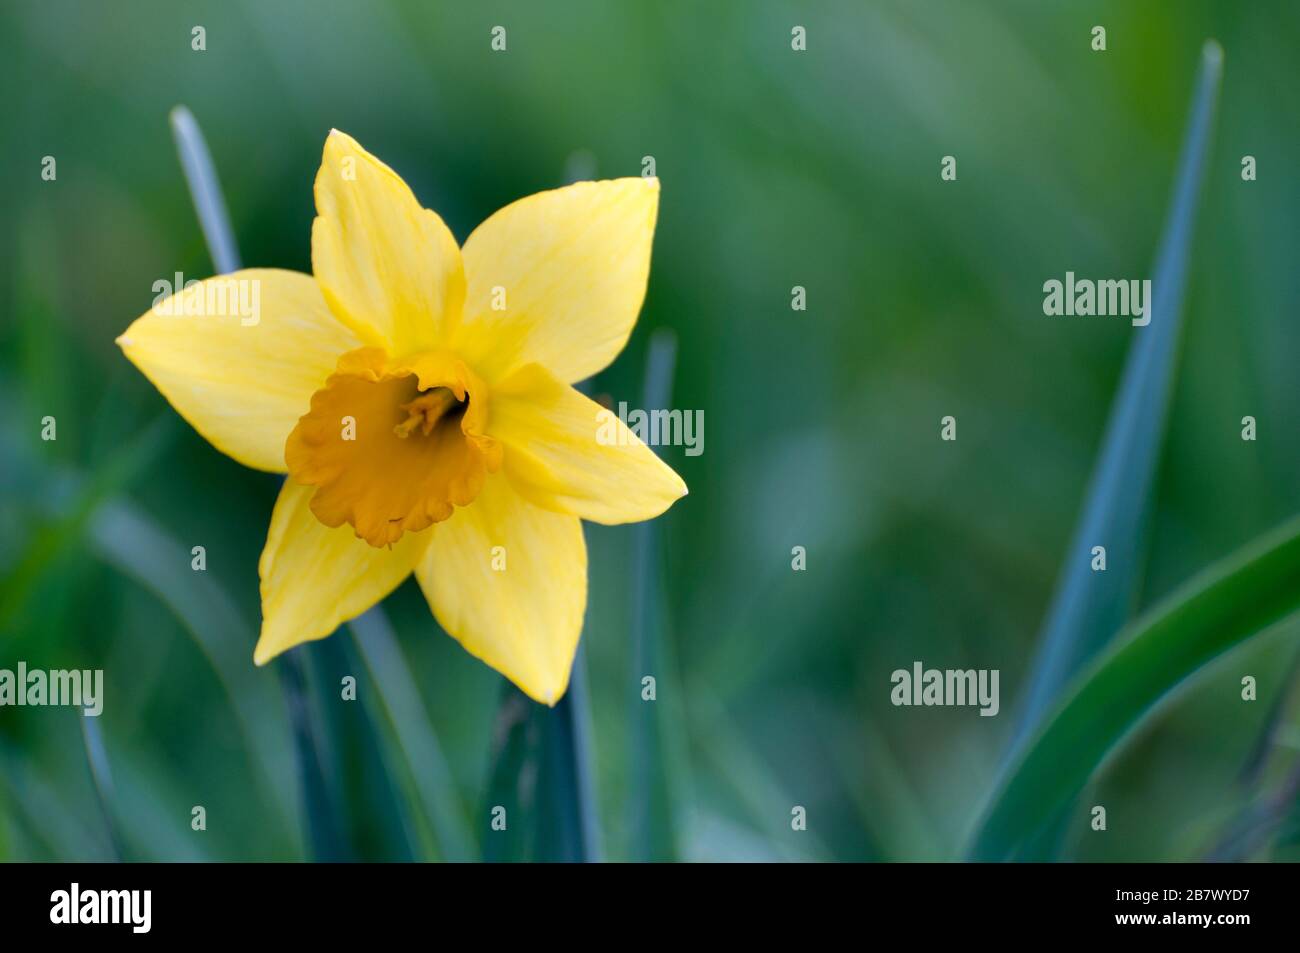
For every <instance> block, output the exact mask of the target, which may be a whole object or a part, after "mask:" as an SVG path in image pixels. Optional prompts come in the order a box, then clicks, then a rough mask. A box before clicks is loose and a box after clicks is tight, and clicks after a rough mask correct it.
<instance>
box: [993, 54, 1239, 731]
mask: <svg viewBox="0 0 1300 953" xmlns="http://www.w3.org/2000/svg"><path fill="white" fill-rule="evenodd" d="M1222 68H1223V51H1222V49H1221V48H1220V47H1219V45H1218V44H1217V43H1214V42H1213V41H1211V42H1208V43H1206V45H1205V49H1204V51H1203V53H1202V56H1201V65H1200V71H1199V73H1198V77H1197V83H1196V92H1195V96H1194V98H1193V104H1192V111H1191V121H1190V124H1189V126H1188V130H1187V135H1186V137H1185V139H1184V142H1183V150H1182V156H1181V158H1180V160H1179V169H1178V177H1177V180H1176V182H1175V186H1174V193H1173V201H1172V205H1171V209H1170V213H1169V217H1168V219H1167V220H1166V222H1165V227H1164V232H1163V235H1162V236H1161V239H1160V248H1159V252H1158V254H1157V257H1156V264H1155V272H1154V276H1153V278H1152V289H1151V301H1150V309H1151V310H1150V311H1149V312H1148V316H1149V317H1150V324H1149V325H1148V326H1146V327H1135V328H1133V334H1134V335H1135V336H1136V340H1135V341H1134V342H1133V346H1132V348H1131V349H1130V351H1129V356H1128V361H1127V363H1126V364H1125V367H1124V375H1123V378H1122V380H1121V382H1120V387H1119V391H1118V393H1117V394H1116V397H1115V402H1114V405H1113V406H1112V409H1111V416H1110V420H1109V421H1108V422H1107V425H1106V435H1105V438H1104V440H1103V444H1102V450H1101V455H1100V457H1099V458H1098V461H1097V465H1096V469H1095V471H1094V473H1093V477H1092V483H1091V486H1090V488H1089V491H1088V498H1087V502H1086V504H1085V507H1084V512H1083V516H1082V518H1081V519H1080V521H1079V524H1078V527H1077V529H1076V531H1075V534H1074V538H1073V539H1072V541H1071V544H1070V549H1069V552H1068V554H1067V556H1066V559H1065V564H1064V567H1063V569H1062V571H1061V576H1060V580H1059V582H1058V584H1057V592H1056V595H1055V597H1054V598H1053V601H1052V607H1051V609H1050V610H1049V613H1048V617H1047V621H1046V624H1045V627H1044V631H1043V637H1042V642H1041V648H1040V650H1039V654H1038V658H1037V659H1036V661H1035V665H1034V669H1033V674H1032V675H1031V677H1030V682H1029V689H1028V694H1027V695H1026V697H1025V699H1024V702H1023V706H1022V708H1021V712H1020V718H1019V723H1018V727H1017V731H1016V739H1017V740H1022V739H1023V738H1024V737H1025V736H1026V735H1028V734H1029V733H1030V732H1031V731H1032V730H1033V728H1034V726H1035V725H1036V724H1037V723H1038V721H1039V719H1040V718H1041V717H1042V716H1043V713H1044V712H1045V711H1046V710H1047V709H1048V708H1049V707H1050V705H1051V704H1052V701H1053V700H1054V699H1055V698H1056V697H1057V693H1058V692H1059V691H1060V690H1061V688H1062V687H1063V686H1064V685H1065V684H1066V683H1067V682H1068V681H1069V680H1070V678H1071V677H1072V676H1073V675H1074V674H1075V673H1076V672H1077V671H1078V670H1079V669H1080V668H1081V667H1082V666H1083V665H1085V664H1086V663H1087V662H1088V661H1089V660H1090V659H1091V658H1093V657H1094V656H1095V655H1096V653H1097V652H1098V651H1099V650H1100V649H1101V648H1102V647H1103V646H1104V645H1105V644H1106V642H1107V641H1108V640H1109V639H1110V638H1111V637H1112V636H1113V635H1114V634H1115V633H1116V632H1117V631H1119V629H1120V627H1121V626H1122V625H1123V624H1124V622H1125V620H1126V619H1127V618H1128V616H1129V613H1130V611H1131V607H1132V605H1133V601H1134V598H1135V596H1136V587H1137V584H1138V580H1139V578H1140V576H1141V573H1140V572H1139V568H1140V565H1139V564H1140V559H1141V554H1142V549H1143V536H1144V533H1143V528H1144V524H1145V522H1146V518H1147V514H1148V511H1149V509H1150V501H1151V492H1152V487H1153V486H1154V483H1155V477H1156V464H1157V462H1158V458H1159V451H1160V446H1161V443H1162V440H1163V437H1164V433H1165V420H1166V417H1167V413H1168V407H1169V399H1170V393H1171V391H1172V388H1173V379H1174V369H1175V364H1176V359H1177V344H1178V338H1179V331H1180V327H1181V315H1182V304H1183V297H1184V294H1185V292H1186V285H1187V271H1188V264H1189V259H1190V255H1191V244H1192V236H1193V231H1194V224H1195V219H1196V208H1197V205H1198V200H1199V194H1200V186H1201V180H1202V178H1203V177H1204V172H1205V166H1206V162H1207V157H1208V155H1209V150H1210V139H1211V131H1212V126H1213V122H1214V111H1215V104H1216V102H1217V99H1218V91H1219V80H1220V75H1221V73H1222ZM1094 546H1104V547H1106V556H1107V569H1106V571H1105V572H1094V571H1093V570H1092V567H1091V559H1092V556H1091V551H1092V547H1094Z"/></svg>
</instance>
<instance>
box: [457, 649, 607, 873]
mask: <svg viewBox="0 0 1300 953" xmlns="http://www.w3.org/2000/svg"><path fill="white" fill-rule="evenodd" d="M579 684H582V685H583V688H584V690H585V684H586V663H585V659H584V657H583V655H582V651H581V648H580V649H579V651H578V655H577V657H576V658H575V659H574V662H573V675H572V677H571V678H570V680H569V690H568V691H567V692H566V693H565V695H564V697H563V698H562V699H560V700H559V701H558V702H557V703H556V705H555V707H554V708H547V707H546V706H545V705H539V704H538V703H537V702H534V701H533V700H532V699H530V698H528V697H527V696H526V695H524V693H523V692H521V691H519V689H517V688H515V687H514V686H513V685H510V684H507V685H506V686H505V687H504V689H503V691H502V696H501V704H500V705H499V706H498V708H497V718H496V725H495V726H494V728H493V740H492V755H491V766H490V768H489V771H488V789H487V804H486V806H485V809H484V810H483V813H482V822H481V823H482V827H481V829H482V830H483V856H484V859H486V860H489V861H521V860H536V861H547V862H554V861H578V862H582V861H599V860H600V859H601V845H600V840H599V837H600V832H599V827H598V826H597V824H596V813H595V805H594V803H593V800H594V796H593V792H592V790H591V778H590V776H589V774H588V773H587V769H586V768H585V765H587V764H589V763H590V761H589V760H588V759H589V758H590V747H589V746H590V740H589V737H588V732H589V731H590V728H589V726H587V725H585V724H582V721H583V718H582V715H581V710H582V705H581V704H580V703H579V704H575V703H574V700H573V690H574V687H575V686H576V685H579ZM497 808H504V809H505V812H506V813H505V820H506V827H505V829H504V830H494V829H493V828H492V826H491V822H492V819H493V812H494V811H495V810H496V809H497Z"/></svg>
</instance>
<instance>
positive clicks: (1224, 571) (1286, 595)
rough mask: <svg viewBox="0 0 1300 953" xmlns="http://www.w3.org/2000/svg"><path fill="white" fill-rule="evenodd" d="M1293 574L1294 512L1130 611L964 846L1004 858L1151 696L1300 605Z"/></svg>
mask: <svg viewBox="0 0 1300 953" xmlns="http://www.w3.org/2000/svg"><path fill="white" fill-rule="evenodd" d="M1298 580H1300V519H1296V520H1292V521H1290V522H1288V523H1287V524H1285V525H1284V526H1282V527H1280V528H1279V529H1277V530H1275V531H1274V532H1272V533H1270V534H1268V535H1266V536H1264V537H1262V538H1261V539H1259V540H1256V541H1255V542H1254V543H1252V544H1251V545H1249V546H1247V547H1246V548H1245V549H1243V550H1241V551H1240V552H1238V553H1237V554H1234V555H1233V556H1231V557H1229V558H1228V559H1226V560H1224V561H1222V562H1220V563H1217V564H1215V565H1214V566H1212V567H1210V568H1209V569H1207V570H1206V571H1205V572H1203V573H1202V574H1201V575H1199V576H1197V577H1196V578H1194V579H1193V580H1191V581H1190V582H1189V583H1187V584H1186V585H1185V586H1184V587H1183V588H1182V589H1180V590H1179V591H1178V592H1176V593H1174V594H1173V595H1172V596H1170V597H1169V598H1168V599H1167V600H1165V601H1164V602H1163V603H1162V604H1160V605H1158V606H1156V607H1155V608H1153V609H1152V610H1151V611H1150V612H1148V613H1147V614H1146V615H1144V616H1143V617H1141V618H1140V619H1138V620H1136V621H1135V622H1134V623H1133V624H1132V625H1131V626H1130V627H1129V628H1128V630H1127V631H1126V633H1125V634H1124V635H1122V636H1121V638H1120V639H1118V640H1117V644H1116V646H1115V647H1114V648H1113V649H1112V650H1110V651H1109V652H1108V653H1107V654H1106V655H1105V656H1104V657H1102V658H1101V659H1100V660H1098V661H1097V662H1096V663H1095V664H1094V665H1093V666H1092V668H1091V669H1090V670H1089V671H1088V672H1087V673H1086V674H1085V675H1084V676H1083V677H1082V678H1080V679H1079V680H1078V681H1077V682H1076V683H1075V685H1074V688H1073V691H1072V692H1071V693H1070V694H1069V696H1068V698H1067V700H1066V701H1065V702H1064V703H1063V704H1062V705H1060V706H1059V707H1058V708H1057V709H1056V711H1055V713H1054V714H1053V715H1052V717H1051V718H1050V719H1049V720H1048V721H1047V723H1046V725H1045V727H1044V728H1043V730H1042V731H1041V732H1040V733H1039V734H1038V736H1037V737H1036V738H1034V739H1033V741H1032V742H1031V743H1030V744H1029V745H1028V746H1027V747H1026V748H1025V750H1024V751H1023V753H1022V754H1021V756H1020V757H1019V758H1018V759H1017V760H1016V761H1015V762H1014V763H1013V765H1012V767H1011V769H1010V770H1009V771H1008V773H1007V774H1006V776H1005V778H1004V780H1003V783H1002V784H1001V786H1000V789H999V790H998V791H997V792H996V794H995V796H994V797H993V799H992V801H991V803H990V807H989V808H988V810H987V811H986V813H985V816H984V820H983V823H982V825H981V826H980V828H979V830H978V833H977V835H976V837H975V838H974V841H973V846H972V848H971V855H972V856H973V857H974V858H975V859H979V860H1004V859H1009V858H1011V857H1012V856H1013V855H1014V853H1015V851H1016V849H1017V848H1018V847H1019V846H1020V845H1022V844H1024V843H1025V842H1026V841H1028V840H1029V839H1031V838H1033V837H1035V836H1037V835H1038V834H1039V833H1040V832H1041V831H1042V829H1043V828H1044V826H1045V825H1047V824H1048V823H1049V822H1050V821H1051V819H1052V817H1053V816H1056V815H1057V814H1058V813H1059V812H1060V811H1062V810H1063V809H1064V808H1065V806H1066V805H1067V804H1068V803H1069V801H1070V799H1072V798H1073V797H1075V796H1076V795H1077V794H1078V793H1079V791H1080V790H1081V789H1082V788H1083V786H1084V784H1085V783H1086V782H1087V780H1088V779H1089V777H1090V776H1091V775H1092V773H1093V771H1094V770H1095V769H1096V768H1097V766H1098V765H1099V764H1100V763H1101V762H1102V759H1103V758H1105V757H1106V756H1107V755H1108V754H1109V753H1110V752H1111V751H1112V750H1113V749H1114V748H1115V747H1116V746H1117V745H1118V744H1119V743H1120V741H1121V740H1122V739H1123V738H1124V736H1125V735H1126V734H1127V733H1128V732H1129V731H1131V730H1132V729H1133V727H1134V726H1135V725H1137V724H1138V723H1139V722H1140V721H1141V720H1142V719H1143V717H1145V716H1146V715H1147V714H1149V713H1150V712H1151V710H1152V708H1153V707H1154V706H1155V705H1156V703H1157V702H1159V701H1160V700H1161V699H1162V698H1164V697H1165V696H1166V695H1168V694H1169V693H1170V692H1171V691H1173V690H1174V689H1175V688H1178V687H1179V686H1181V685H1183V684H1185V683H1186V681H1187V680H1188V679H1189V678H1190V677H1191V676H1192V674H1193V673H1195V672H1196V671H1197V670H1198V669H1200V668H1201V667H1202V666H1204V665H1205V664H1206V663H1208V662H1209V661H1210V660H1211V659H1213V658H1215V657H1216V656H1218V655H1221V654H1222V653H1224V652H1226V651H1228V650H1229V649H1231V648H1233V647H1235V646H1237V645H1239V644H1241V643H1242V642H1244V641H1246V640H1247V639H1249V638H1251V637H1252V636H1254V635H1256V634H1258V633H1260V632H1262V631H1263V630H1265V629H1266V628H1268V627H1269V626H1271V625H1273V624H1274V623H1276V622H1278V621H1279V620H1281V619H1283V618H1285V617H1286V616H1287V615H1289V614H1291V613H1293V612H1295V611H1296V610H1297V609H1300V584H1298V583H1297V581H1298Z"/></svg>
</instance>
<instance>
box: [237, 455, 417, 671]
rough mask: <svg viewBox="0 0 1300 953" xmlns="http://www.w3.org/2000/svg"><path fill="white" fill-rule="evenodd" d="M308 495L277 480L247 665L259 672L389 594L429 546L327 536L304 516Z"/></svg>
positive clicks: (348, 530) (412, 540)
mask: <svg viewBox="0 0 1300 953" xmlns="http://www.w3.org/2000/svg"><path fill="white" fill-rule="evenodd" d="M311 495H312V487H309V486H299V485H298V484H296V483H294V482H293V480H285V481H284V486H283V487H281V488H280V496H279V498H278V499H277V500H276V501H275V511H274V512H273V513H272V514H271V528H270V529H269V530H268V531H267V534H266V548H265V549H263V550H262V558H261V560H260V561H259V562H258V565H257V571H258V574H259V575H260V576H261V578H262V635H261V638H259V639H258V641H257V649H256V650H255V651H254V653H253V661H254V662H256V663H257V664H258V665H263V664H265V663H266V662H268V661H270V660H271V659H273V658H275V657H276V656H277V655H279V654H280V653H281V652H283V651H285V650H286V649H291V648H293V647H294V646H295V645H298V644H300V643H302V642H310V641H312V640H313V639H323V638H325V637H326V636H327V635H329V634H330V633H332V632H333V631H334V630H335V629H337V628H338V627H339V626H340V625H342V624H343V623H344V622H347V621H348V620H349V619H355V618H356V617H357V616H359V615H361V613H363V612H365V611H366V610H367V609H369V608H370V607H371V606H373V605H374V604H375V603H377V602H379V600H381V599H383V598H384V597H385V596H386V595H388V594H389V593H390V592H392V591H393V590H394V589H396V588H397V587H398V585H400V584H401V582H402V580H403V579H405V578H406V577H407V576H408V575H410V573H411V570H412V569H414V568H415V564H416V563H417V562H418V561H419V559H420V556H421V554H422V553H423V552H424V549H425V547H426V546H427V545H428V542H429V534H428V533H407V534H406V535H405V536H403V537H402V539H401V540H400V541H399V542H398V543H396V544H395V545H393V547H392V548H390V549H389V548H383V549H381V548H376V547H374V546H370V545H369V544H367V543H366V542H365V541H364V540H361V539H357V537H356V534H355V533H353V532H352V527H350V526H340V527H339V528H337V529H331V528H330V527H328V526H325V525H324V524H322V523H321V522H320V520H318V519H316V517H315V516H314V515H312V512H311V508H310V506H309V505H308V503H309V501H310V500H311Z"/></svg>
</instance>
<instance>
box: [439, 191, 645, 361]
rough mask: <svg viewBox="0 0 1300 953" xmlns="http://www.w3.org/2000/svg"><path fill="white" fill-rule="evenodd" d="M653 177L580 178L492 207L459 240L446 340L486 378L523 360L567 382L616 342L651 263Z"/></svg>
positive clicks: (631, 318)
mask: <svg viewBox="0 0 1300 953" xmlns="http://www.w3.org/2000/svg"><path fill="white" fill-rule="evenodd" d="M658 210H659V180H658V179H653V178H651V179H643V178H629V179H614V180H611V181H606V182H579V183H577V184H576V185H570V186H568V187H566V188H562V189H555V190H554V191H551V192H540V193H538V194H537V195H531V196H529V197H528V198H525V199H521V200H520V201H518V202H515V203H513V204H511V205H507V206H506V207H505V208H503V209H501V210H500V211H499V212H497V213H496V214H495V215H493V216H492V217H491V218H489V219H488V220H487V221H485V222H484V223H483V224H482V225H480V226H479V227H478V228H476V229H475V230H474V233H473V234H472V235H470V237H469V238H468V239H467V240H466V242H465V248H464V252H463V254H464V258H465V276H466V280H467V282H468V291H467V292H466V299H465V311H464V317H463V318H462V319H461V321H460V323H459V324H458V325H457V326H456V332H455V334H454V336H453V341H454V344H453V345H452V349H453V350H455V351H456V352H457V353H459V354H461V355H462V356H464V357H465V359H466V360H467V361H468V362H469V363H470V365H471V366H473V367H474V368H475V369H476V370H477V371H478V372H479V373H480V374H482V375H484V376H485V377H487V378H488V380H489V382H492V381H493V380H495V379H500V378H504V377H505V376H506V375H507V374H508V373H509V372H510V371H511V370H513V369H515V368H517V367H519V366H521V365H523V364H528V363H532V362H536V363H538V364H542V365H543V366H545V367H546V368H547V369H548V370H549V371H550V372H551V373H552V374H554V375H555V376H556V377H558V378H560V379H561V380H563V381H566V382H572V381H577V380H581V379H583V378H585V377H590V376H591V375H592V374H594V373H596V372H597V371H598V370H600V369H601V368H603V367H605V366H606V365H607V364H609V362H610V361H612V360H613V359H614V357H615V356H616V355H617V354H618V352H619V351H621V350H623V345H624V344H626V343H627V338H628V335H629V334H631V333H632V325H633V324H635V323H636V316H637V313H638V312H639V311H640V310H641V301H642V299H643V298H644V297H645V289H646V279H647V277H648V275H649V273H650V245H651V242H652V240H653V239H654V230H655V217H656V215H657V214H658Z"/></svg>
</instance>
